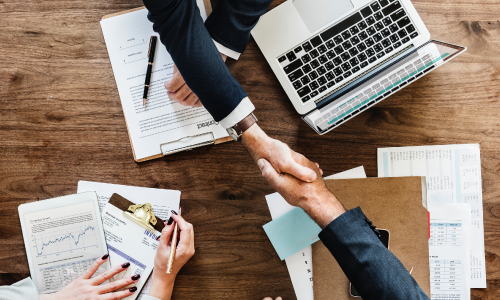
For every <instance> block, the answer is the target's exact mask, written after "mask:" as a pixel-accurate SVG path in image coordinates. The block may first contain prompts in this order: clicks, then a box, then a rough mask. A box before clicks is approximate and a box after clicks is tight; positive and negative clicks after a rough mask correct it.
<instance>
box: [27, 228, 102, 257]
mask: <svg viewBox="0 0 500 300" xmlns="http://www.w3.org/2000/svg"><path fill="white" fill-rule="evenodd" d="M32 242H33V244H34V245H35V248H36V254H37V257H41V256H44V257H45V256H48V255H58V254H61V253H63V252H72V251H74V250H79V249H81V250H86V249H88V248H97V247H99V235H98V233H97V230H96V228H95V227H94V226H91V225H88V226H77V227H73V228H68V229H62V230H54V231H50V232H44V233H40V234H33V236H32Z"/></svg>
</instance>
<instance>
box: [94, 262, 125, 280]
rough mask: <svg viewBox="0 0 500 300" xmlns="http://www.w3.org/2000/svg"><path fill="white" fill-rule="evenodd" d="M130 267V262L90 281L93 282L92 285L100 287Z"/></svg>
mask: <svg viewBox="0 0 500 300" xmlns="http://www.w3.org/2000/svg"><path fill="white" fill-rule="evenodd" d="M128 267H130V263H129V262H126V263H124V264H122V265H118V266H116V267H113V268H111V269H109V270H107V271H106V272H104V273H102V274H101V275H99V276H96V277H94V278H92V279H90V280H92V281H91V284H93V285H99V284H101V283H103V282H104V281H106V280H108V279H110V278H111V277H113V276H115V275H116V274H118V273H120V272H123V271H125V270H126V269H127V268H128Z"/></svg>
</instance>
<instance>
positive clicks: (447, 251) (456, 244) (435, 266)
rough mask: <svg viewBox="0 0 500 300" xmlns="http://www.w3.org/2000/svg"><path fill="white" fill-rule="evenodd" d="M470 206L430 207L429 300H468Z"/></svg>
mask: <svg viewBox="0 0 500 300" xmlns="http://www.w3.org/2000/svg"><path fill="white" fill-rule="evenodd" d="M470 210H471V207H470V205H469V204H467V203H449V204H429V212H430V234H431V236H430V239H429V269H430V272H431V274H430V275H431V276H430V278H431V299H432V300H450V299H457V300H469V299H470V281H471V279H470V266H469V256H470V240H471V236H470V234H471V230H470V229H471V222H470V218H471V213H470Z"/></svg>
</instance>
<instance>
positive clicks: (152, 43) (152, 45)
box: [142, 35, 158, 106]
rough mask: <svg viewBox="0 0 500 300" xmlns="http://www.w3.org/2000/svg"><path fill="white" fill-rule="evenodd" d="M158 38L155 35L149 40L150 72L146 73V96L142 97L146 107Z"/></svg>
mask: <svg viewBox="0 0 500 300" xmlns="http://www.w3.org/2000/svg"><path fill="white" fill-rule="evenodd" d="M157 39H158V38H157V37H156V35H153V36H152V37H151V38H150V39H149V50H148V58H149V59H148V70H147V71H146V82H145V83H144V95H143V96H142V105H143V106H144V105H146V100H147V99H148V91H149V82H150V81H151V72H152V71H153V61H154V60H155V50H156V40H157Z"/></svg>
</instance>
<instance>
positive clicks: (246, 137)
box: [241, 124, 317, 182]
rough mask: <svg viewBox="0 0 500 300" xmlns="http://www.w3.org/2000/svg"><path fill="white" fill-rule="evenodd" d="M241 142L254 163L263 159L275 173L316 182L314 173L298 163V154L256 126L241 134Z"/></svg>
mask: <svg viewBox="0 0 500 300" xmlns="http://www.w3.org/2000/svg"><path fill="white" fill-rule="evenodd" d="M241 142H242V143H243V145H244V146H245V147H246V148H247V150H248V152H250V155H251V156H252V158H253V159H254V161H255V162H256V163H257V161H258V160H259V159H261V158H264V159H266V160H267V161H268V162H270V163H271V165H272V167H273V168H274V169H275V171H276V172H277V173H287V174H290V175H292V176H295V177H296V178H298V179H300V180H302V181H306V182H312V181H314V180H316V177H317V176H316V172H315V171H313V170H312V169H310V168H308V167H304V166H303V165H301V164H300V163H299V162H298V160H297V159H299V158H300V156H301V155H300V154H298V153H297V152H295V151H293V150H291V149H290V147H288V145H286V144H285V143H282V142H280V141H278V140H275V139H273V138H270V137H269V136H267V135H266V133H265V132H264V131H262V129H260V127H259V126H258V125H257V124H254V125H252V126H251V127H250V128H248V129H247V130H246V131H245V132H243V134H242V137H241Z"/></svg>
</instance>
